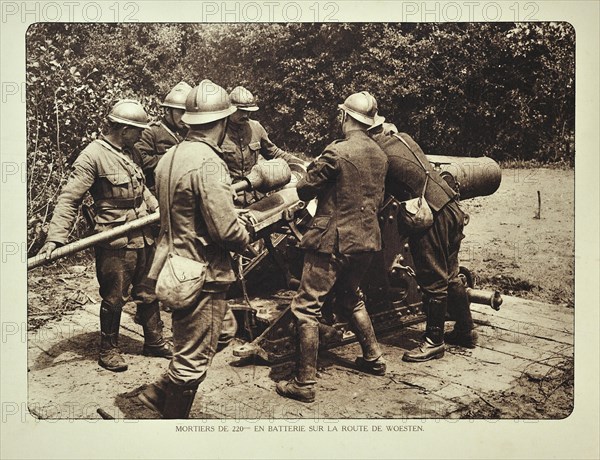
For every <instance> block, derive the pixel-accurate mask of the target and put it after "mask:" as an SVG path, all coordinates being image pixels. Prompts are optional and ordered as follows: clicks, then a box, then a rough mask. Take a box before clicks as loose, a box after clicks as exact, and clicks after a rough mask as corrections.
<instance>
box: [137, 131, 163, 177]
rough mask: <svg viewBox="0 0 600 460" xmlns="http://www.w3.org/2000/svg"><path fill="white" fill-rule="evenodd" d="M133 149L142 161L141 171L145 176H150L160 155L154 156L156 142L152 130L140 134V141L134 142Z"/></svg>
mask: <svg viewBox="0 0 600 460" xmlns="http://www.w3.org/2000/svg"><path fill="white" fill-rule="evenodd" d="M134 149H135V150H136V151H137V153H138V154H139V156H140V158H141V160H142V164H141V166H142V170H143V171H144V174H145V175H146V176H147V175H148V174H152V172H153V171H154V169H155V168H156V165H157V164H158V162H159V160H160V159H161V158H162V155H157V154H156V142H155V139H154V134H153V132H152V129H150V128H148V129H145V130H144V131H143V132H142V136H141V137H140V140H139V141H137V142H136V144H135V146H134Z"/></svg>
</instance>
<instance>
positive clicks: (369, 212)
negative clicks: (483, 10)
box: [27, 22, 575, 419]
mask: <svg viewBox="0 0 600 460" xmlns="http://www.w3.org/2000/svg"><path fill="white" fill-rule="evenodd" d="M574 83H575V34H574V30H573V28H572V27H571V26H570V25H569V24H567V23H560V22H559V23H552V22H548V23H498V24H490V23H487V24H486V23H466V24H431V23H429V24H427V23H423V24H389V23H381V24H373V23H353V24H351V23H342V24H289V23H288V24H258V25H253V24H160V23H156V24H135V25H130V24H125V25H119V24H34V25H32V26H31V27H30V28H29V30H28V34H27V135H28V155H27V160H28V164H27V166H28V170H27V172H28V208H27V209H28V215H27V218H28V238H29V239H28V257H30V258H29V259H28V270H29V271H28V339H29V340H28V367H29V374H28V376H29V378H28V389H29V408H30V410H31V411H32V412H33V414H35V415H36V416H39V417H42V418H63V417H82V418H90V417H98V416H104V417H108V416H110V417H119V418H120V417H127V418H147V417H165V418H233V419H236V418H252V419H254V418H257V419H262V418H267V419H271V418H283V419H285V418H290V417H299V418H314V417H315V415H316V416H318V417H320V418H335V419H340V418H392V419H394V418H400V419H411V418H417V419H423V418H500V419H502V418H509V419H510V418H516V419H522V418H526V419H561V418H565V417H567V416H568V415H569V414H570V412H571V410H572V408H573V370H574V365H573V343H574V334H573V324H574V295H573V293H574V172H573V165H574V160H575V144H574V138H575V131H574V128H575V125H574V123H575V116H574V115H575V104H574V103H575V84H574ZM216 122H220V123H221V125H222V126H220V125H218V126H217V125H215V126H213V125H214V124H215V123H216ZM207 147H209V148H207ZM176 155H178V156H179V158H181V159H180V160H179V161H177V160H178V159H177V156H176ZM196 158H197V159H198V160H196ZM195 161H198V163H197V164H196V166H194V162H195ZM195 175H196V176H197V177H195ZM211 195H212V196H211ZM232 197H233V198H232ZM159 216H160V217H159ZM557 247H560V248H561V249H560V251H555V250H554V248H557ZM172 256H175V257H178V258H181V260H179V259H174V258H172ZM153 259H154V260H153ZM157 259H158V260H157ZM176 262H177V263H178V264H182V265H181V266H177V265H176ZM194 262H196V263H198V264H199V265H200V266H198V267H197V268H196V267H195V266H194V265H193V263H194ZM201 264H203V265H201ZM166 270H171V271H172V272H173V273H172V275H171V276H172V277H173V280H170V282H171V283H173V285H172V286H166V287H165V286H162V287H163V291H160V288H161V285H162V284H163V283H161V282H160V281H161V280H162V278H164V276H165V275H166V273H165V271H166ZM195 270H198V271H197V272H196V271H195ZM188 274H189V276H188V277H189V278H191V279H196V278H194V277H196V276H197V278H198V283H190V282H188V281H187V279H186V275H188ZM550 274H552V276H549V275H550ZM202 278H203V279H202ZM186 282H187V283H188V284H190V286H189V288H190V292H189V293H188V292H185V290H186V289H187V288H188V287H186ZM169 290H173V292H169ZM182 290H183V292H182ZM157 297H158V298H157ZM213 358H214V359H213ZM294 401H297V402H294Z"/></svg>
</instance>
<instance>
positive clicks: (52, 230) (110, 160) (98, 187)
mask: <svg viewBox="0 0 600 460" xmlns="http://www.w3.org/2000/svg"><path fill="white" fill-rule="evenodd" d="M88 191H89V192H90V194H91V195H92V197H93V198H94V207H95V211H96V216H95V227H94V231H95V232H96V233H101V232H103V231H107V230H110V229H112V228H115V227H117V226H119V225H123V224H125V223H127V222H130V221H132V220H135V219H138V218H140V217H144V216H147V215H148V214H149V213H152V212H154V211H156V209H157V208H158V202H157V200H156V198H154V196H153V195H152V194H151V193H150V191H149V190H148V188H147V187H146V185H145V181H144V175H143V173H142V170H141V169H140V168H139V166H137V165H136V163H134V162H133V160H132V154H131V152H129V151H127V150H124V149H121V148H119V147H117V146H115V145H112V144H110V142H109V141H108V140H107V139H105V138H101V139H98V140H96V141H94V142H92V143H91V144H90V145H88V146H87V147H86V148H85V149H84V150H83V151H82V152H81V153H80V155H79V157H78V158H77V160H76V161H75V163H74V164H73V172H72V173H71V175H70V177H69V180H68V182H67V184H66V185H65V186H64V188H63V190H62V192H61V194H60V196H59V197H58V201H57V204H56V207H55V208H54V214H53V216H52V221H51V222H50V226H49V229H48V236H47V241H51V242H54V243H57V244H58V245H63V244H65V243H66V242H67V237H68V235H69V233H70V231H71V229H72V227H73V224H74V222H75V219H76V217H77V213H78V209H79V205H80V204H81V202H82V200H83V197H84V195H85V193H86V192H88ZM153 243H154V238H153V236H152V233H151V232H150V230H149V229H147V228H142V229H140V230H135V231H132V232H129V233H128V234H126V235H124V236H122V237H120V238H117V239H116V240H113V241H110V242H105V243H101V244H99V245H98V246H96V248H95V249H96V274H97V277H98V283H99V284H100V295H101V297H102V299H103V300H104V301H105V302H106V303H107V304H109V305H110V306H111V307H112V308H113V309H119V308H121V307H122V306H123V305H124V304H125V302H126V301H127V299H128V297H129V292H128V291H129V287H130V286H132V285H133V291H132V296H133V298H134V300H139V301H140V302H142V303H149V302H151V301H152V300H153V298H154V292H152V290H151V289H149V288H148V286H147V285H146V281H147V280H146V273H147V271H148V269H149V266H150V265H149V264H150V262H151V260H152V253H153Z"/></svg>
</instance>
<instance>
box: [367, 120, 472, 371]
mask: <svg viewBox="0 0 600 460" xmlns="http://www.w3.org/2000/svg"><path fill="white" fill-rule="evenodd" d="M384 121H385V118H384V117H381V116H379V115H377V116H376V117H375V123H374V125H373V127H372V128H371V130H370V132H371V135H372V137H373V139H374V140H375V141H376V142H377V144H378V145H379V146H380V147H381V148H382V150H383V151H384V152H385V154H386V155H387V157H388V161H389V170H388V180H387V182H386V184H388V190H387V191H388V192H389V193H391V194H392V195H395V196H396V197H398V198H399V196H398V195H397V194H401V193H408V194H409V195H410V196H408V197H407V198H416V197H418V196H420V195H421V193H422V191H423V187H424V185H425V179H426V177H427V175H428V176H429V180H428V182H427V187H426V189H425V199H426V200H427V203H428V204H429V206H430V207H431V209H432V211H433V215H434V223H433V225H432V226H431V227H430V228H428V229H426V230H423V231H419V232H412V233H410V236H409V245H410V250H411V254H412V258H413V261H414V264H415V272H416V278H417V282H418V283H419V286H420V287H421V291H422V293H423V306H424V310H425V313H426V315H427V326H426V331H425V335H424V337H423V341H422V343H421V345H420V346H419V347H418V348H417V349H415V350H411V351H407V352H406V353H405V354H404V356H403V357H402V359H403V360H404V361H409V362H422V361H428V360H430V359H437V358H441V357H442V356H444V351H445V345H444V342H446V343H449V344H453V345H460V346H463V347H468V348H473V347H474V346H475V343H476V339H477V337H476V335H475V332H473V319H472V317H471V310H470V306H469V298H468V295H467V291H466V287H465V285H464V284H463V282H462V281H461V280H460V279H459V277H458V272H459V266H458V252H459V250H460V242H461V240H462V239H463V238H464V234H463V227H464V220H465V214H464V213H463V211H462V210H461V209H460V207H459V205H458V202H457V194H456V192H455V191H454V190H452V189H451V188H450V186H449V185H448V184H447V183H446V181H445V180H444V179H442V177H441V176H440V175H439V174H438V173H437V172H436V171H435V170H434V169H433V168H431V167H430V166H429V165H430V163H429V160H428V159H427V157H426V156H425V154H424V153H423V151H422V150H421V148H420V147H419V145H418V144H417V143H416V142H415V141H414V140H413V139H412V138H411V137H410V136H409V135H408V134H406V133H399V134H395V133H385V132H384V128H383V124H384ZM417 157H418V160H417ZM419 162H420V163H422V164H423V165H424V166H425V167H426V168H427V172H426V171H425V169H423V167H422V166H421V164H420V163H419ZM399 199H400V198H399ZM448 309H450V313H451V316H453V317H454V319H455V320H456V323H455V326H454V329H453V330H452V331H451V332H449V333H447V334H445V335H444V323H445V318H446V313H447V311H448Z"/></svg>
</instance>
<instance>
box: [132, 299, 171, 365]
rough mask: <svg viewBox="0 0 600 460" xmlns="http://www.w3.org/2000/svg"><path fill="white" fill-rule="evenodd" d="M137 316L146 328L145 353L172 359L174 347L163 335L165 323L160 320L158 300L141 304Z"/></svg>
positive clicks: (143, 351)
mask: <svg viewBox="0 0 600 460" xmlns="http://www.w3.org/2000/svg"><path fill="white" fill-rule="evenodd" d="M136 316H137V317H138V318H139V321H140V324H141V325H142V328H143V329H144V348H143V350H142V353H143V355H144V356H155V357H158V358H166V359H171V358H172V357H173V347H172V346H171V344H170V343H169V342H167V341H166V340H165V339H164V337H163V333H162V330H163V324H164V323H163V322H162V321H161V320H160V308H159V306H158V302H152V303H150V304H139V305H138V307H137V315H136Z"/></svg>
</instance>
